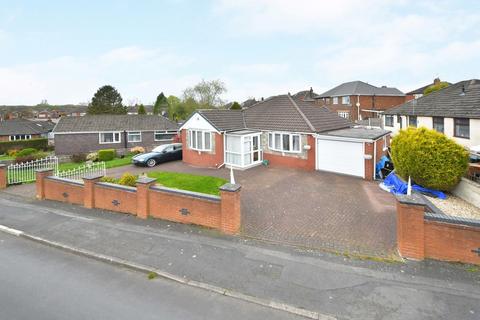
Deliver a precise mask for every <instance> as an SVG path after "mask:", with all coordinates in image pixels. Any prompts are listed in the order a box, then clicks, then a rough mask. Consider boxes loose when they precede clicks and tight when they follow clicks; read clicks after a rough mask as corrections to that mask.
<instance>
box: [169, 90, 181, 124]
mask: <svg viewBox="0 0 480 320" xmlns="http://www.w3.org/2000/svg"><path fill="white" fill-rule="evenodd" d="M167 102H168V109H167V113H168V118H170V119H171V120H178V119H175V116H174V115H175V114H176V113H177V108H178V105H179V104H180V103H182V100H180V99H179V98H177V97H175V96H173V95H172V96H168V98H167Z"/></svg>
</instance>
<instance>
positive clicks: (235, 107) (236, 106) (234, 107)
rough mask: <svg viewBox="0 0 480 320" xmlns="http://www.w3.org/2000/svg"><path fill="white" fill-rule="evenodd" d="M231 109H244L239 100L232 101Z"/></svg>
mask: <svg viewBox="0 0 480 320" xmlns="http://www.w3.org/2000/svg"><path fill="white" fill-rule="evenodd" d="M230 110H242V106H241V105H240V103H238V102H237V101H235V102H233V103H232V106H231V107H230Z"/></svg>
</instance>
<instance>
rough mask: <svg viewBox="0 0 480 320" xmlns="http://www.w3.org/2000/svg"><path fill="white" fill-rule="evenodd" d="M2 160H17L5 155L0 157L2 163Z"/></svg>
mask: <svg viewBox="0 0 480 320" xmlns="http://www.w3.org/2000/svg"><path fill="white" fill-rule="evenodd" d="M1 160H15V157H10V156H9V155H6V154H3V155H1V156H0V161H1Z"/></svg>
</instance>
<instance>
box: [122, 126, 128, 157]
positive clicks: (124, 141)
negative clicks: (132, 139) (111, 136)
mask: <svg viewBox="0 0 480 320" xmlns="http://www.w3.org/2000/svg"><path fill="white" fill-rule="evenodd" d="M123 145H124V146H125V152H127V150H126V149H127V148H128V145H127V130H123Z"/></svg>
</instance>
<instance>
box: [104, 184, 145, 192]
mask: <svg viewBox="0 0 480 320" xmlns="http://www.w3.org/2000/svg"><path fill="white" fill-rule="evenodd" d="M95 184H96V185H98V186H100V187H106V188H110V189H118V190H122V191H127V192H137V188H135V187H129V186H122V185H121V184H116V183H110V182H97V183H95Z"/></svg>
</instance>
